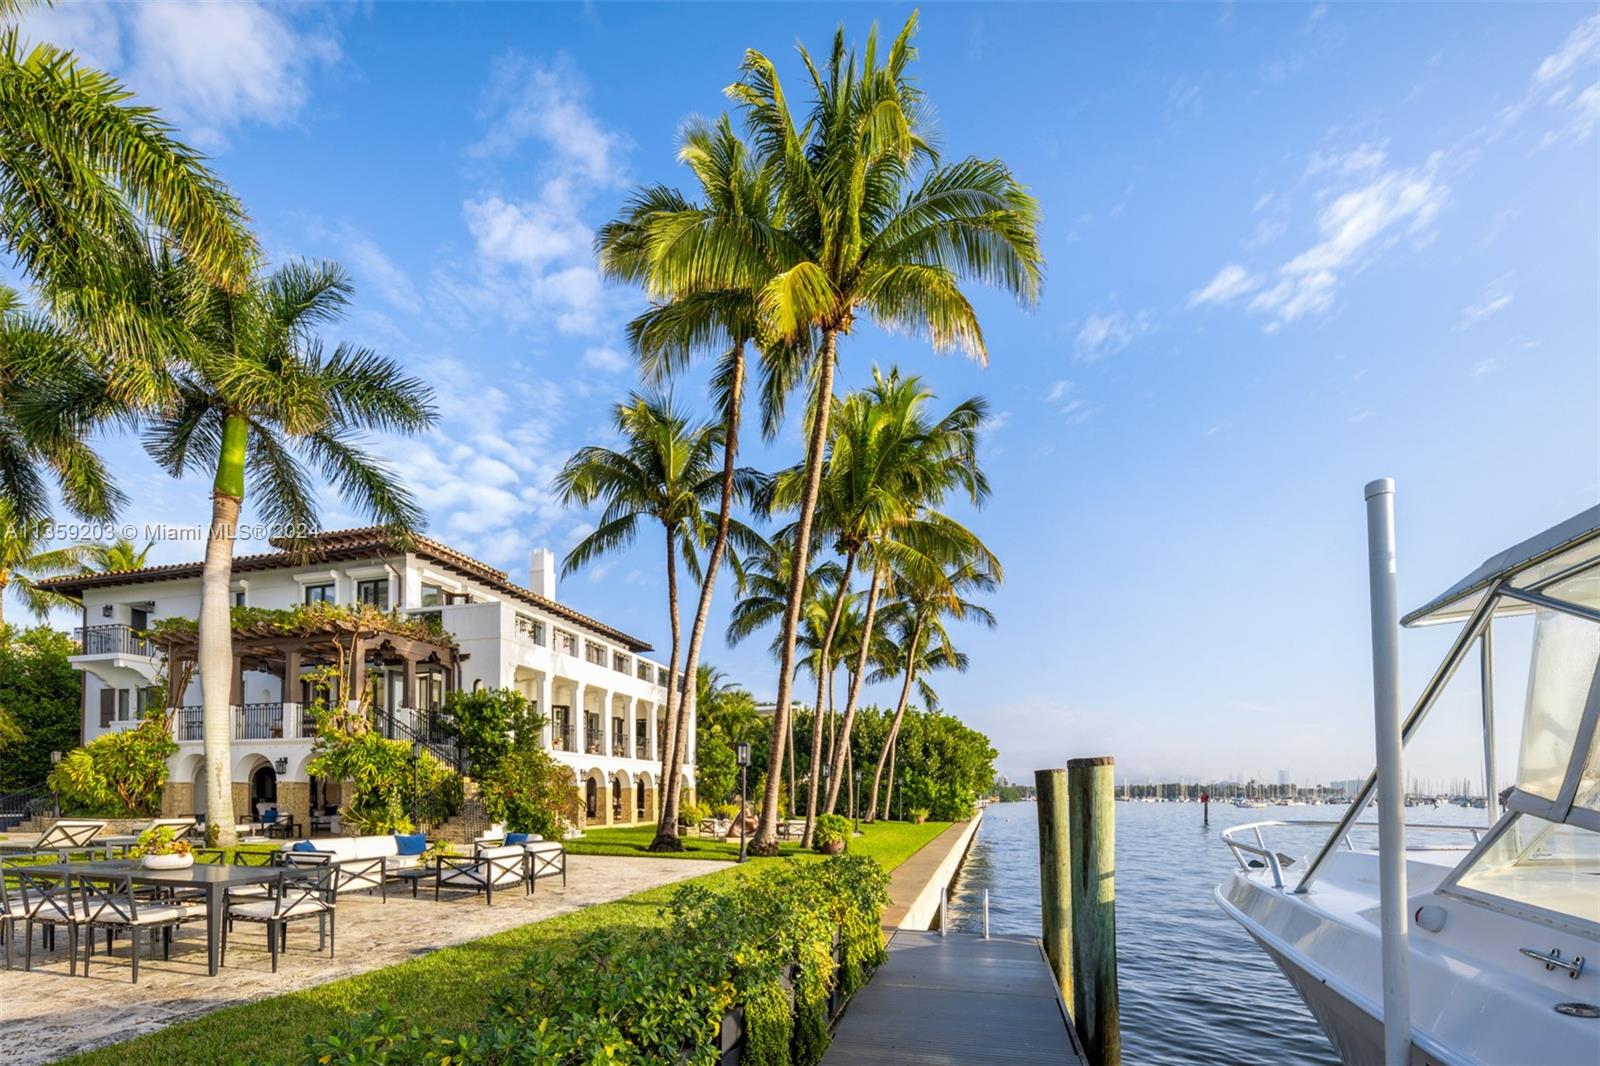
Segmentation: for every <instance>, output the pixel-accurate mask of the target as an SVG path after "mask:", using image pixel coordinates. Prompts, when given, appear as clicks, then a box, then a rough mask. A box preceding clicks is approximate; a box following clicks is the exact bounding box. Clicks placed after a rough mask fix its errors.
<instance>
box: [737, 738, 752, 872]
mask: <svg viewBox="0 0 1600 1066" xmlns="http://www.w3.org/2000/svg"><path fill="white" fill-rule="evenodd" d="M737 757H738V760H739V861H740V862H744V860H745V836H746V833H747V827H748V825H749V822H750V816H749V810H748V808H747V807H746V806H745V804H746V803H747V802H748V801H747V800H746V799H745V792H746V791H747V789H746V784H747V782H748V779H749V774H750V745H749V743H748V742H745V741H741V742H740V744H739V749H738V756H737Z"/></svg>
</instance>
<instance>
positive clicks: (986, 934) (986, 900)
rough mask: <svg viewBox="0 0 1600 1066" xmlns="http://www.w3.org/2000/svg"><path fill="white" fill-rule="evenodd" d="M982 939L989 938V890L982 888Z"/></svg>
mask: <svg viewBox="0 0 1600 1066" xmlns="http://www.w3.org/2000/svg"><path fill="white" fill-rule="evenodd" d="M983 939H985V940H988V939H989V890H988V889H987V888H986V889H984V890H983Z"/></svg>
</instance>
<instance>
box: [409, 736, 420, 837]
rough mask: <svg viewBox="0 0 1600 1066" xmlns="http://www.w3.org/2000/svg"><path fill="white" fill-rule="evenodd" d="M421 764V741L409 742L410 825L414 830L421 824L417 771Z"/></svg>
mask: <svg viewBox="0 0 1600 1066" xmlns="http://www.w3.org/2000/svg"><path fill="white" fill-rule="evenodd" d="M421 766H422V741H420V740H413V741H412V742H411V827H412V830H413V831H415V830H416V829H417V828H419V827H420V826H421V825H422V814H421V806H420V805H421V801H422V789H421V784H420V782H419V776H418V775H419V771H420V768H421Z"/></svg>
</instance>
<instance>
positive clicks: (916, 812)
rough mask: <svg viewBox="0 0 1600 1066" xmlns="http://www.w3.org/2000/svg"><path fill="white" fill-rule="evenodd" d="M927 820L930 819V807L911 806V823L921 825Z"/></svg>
mask: <svg viewBox="0 0 1600 1066" xmlns="http://www.w3.org/2000/svg"><path fill="white" fill-rule="evenodd" d="M927 820H928V808H926V807H913V808H911V824H912V825H921V824H922V823H923V822H926V821H927Z"/></svg>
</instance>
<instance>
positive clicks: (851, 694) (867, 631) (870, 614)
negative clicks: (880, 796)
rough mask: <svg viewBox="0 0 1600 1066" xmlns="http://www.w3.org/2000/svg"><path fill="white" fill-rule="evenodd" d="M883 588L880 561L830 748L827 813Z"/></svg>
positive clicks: (847, 743) (835, 792)
mask: <svg viewBox="0 0 1600 1066" xmlns="http://www.w3.org/2000/svg"><path fill="white" fill-rule="evenodd" d="M882 591H883V564H882V563H877V564H875V565H874V566H873V568H872V585H871V587H870V588H869V589H868V590H867V613H866V617H865V618H864V619H863V620H862V623H861V649H860V650H859V651H858V652H857V653H856V668H855V669H854V670H852V671H851V672H850V689H849V691H848V692H847V693H846V695H845V698H844V721H843V722H841V723H840V724H839V743H838V744H836V745H835V746H834V750H833V762H832V766H833V769H832V771H831V772H830V774H829V777H830V780H829V782H828V803H827V808H826V812H827V813H828V814H832V813H833V808H834V807H835V806H837V805H838V802H839V786H840V785H842V784H843V783H844V782H843V781H842V780H841V778H842V777H843V776H844V757H845V753H846V752H848V751H849V750H850V730H851V729H852V728H853V727H854V726H855V722H856V700H857V699H858V698H859V697H860V696H861V682H862V680H863V679H864V678H865V677H866V676H867V659H868V657H869V655H870V654H871V650H872V624H873V622H874V621H875V620H876V616H877V613H878V595H879V593H881V592H882Z"/></svg>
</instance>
